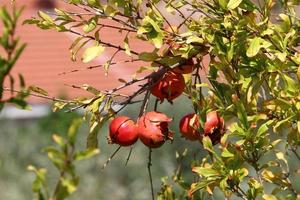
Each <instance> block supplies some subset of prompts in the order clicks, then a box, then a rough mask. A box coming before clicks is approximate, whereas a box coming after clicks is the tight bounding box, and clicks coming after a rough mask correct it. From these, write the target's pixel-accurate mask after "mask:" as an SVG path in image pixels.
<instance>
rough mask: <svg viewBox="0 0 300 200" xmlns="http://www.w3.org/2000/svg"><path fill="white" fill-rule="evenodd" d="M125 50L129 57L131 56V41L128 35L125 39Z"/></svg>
mask: <svg viewBox="0 0 300 200" xmlns="http://www.w3.org/2000/svg"><path fill="white" fill-rule="evenodd" d="M124 48H125V53H126V54H127V55H128V56H131V51H130V47H129V41H128V36H127V35H126V37H125V39H124Z"/></svg>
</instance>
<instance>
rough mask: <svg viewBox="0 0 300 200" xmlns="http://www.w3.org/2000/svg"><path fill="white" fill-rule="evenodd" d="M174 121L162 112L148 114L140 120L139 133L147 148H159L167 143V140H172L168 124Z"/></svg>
mask: <svg viewBox="0 0 300 200" xmlns="http://www.w3.org/2000/svg"><path fill="white" fill-rule="evenodd" d="M171 121H172V119H171V118H168V117H167V116H166V115H165V114H163V113H160V112H155V111H152V112H148V113H146V114H144V115H143V116H142V117H140V118H139V120H138V122H137V124H138V133H139V138H140V140H141V141H142V143H144V144H145V145H146V146H148V147H150V148H158V147H160V146H161V145H163V144H164V143H165V141H166V140H167V139H170V138H172V133H171V132H170V131H169V128H168V123H169V122H171Z"/></svg>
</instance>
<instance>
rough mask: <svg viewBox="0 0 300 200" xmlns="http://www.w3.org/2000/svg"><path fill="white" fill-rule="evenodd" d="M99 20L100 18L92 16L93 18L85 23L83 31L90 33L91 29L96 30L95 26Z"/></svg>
mask: <svg viewBox="0 0 300 200" xmlns="http://www.w3.org/2000/svg"><path fill="white" fill-rule="evenodd" d="M97 20H98V18H97V17H93V18H91V19H90V20H89V21H88V23H87V24H85V25H84V26H83V28H82V29H83V31H84V32H85V33H89V32H91V31H93V30H95V28H96V27H97Z"/></svg>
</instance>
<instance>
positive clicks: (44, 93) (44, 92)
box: [28, 85, 48, 96]
mask: <svg viewBox="0 0 300 200" xmlns="http://www.w3.org/2000/svg"><path fill="white" fill-rule="evenodd" d="M28 90H29V91H32V92H35V93H38V94H41V95H44V96H48V92H47V91H46V90H44V89H42V88H40V87H38V86H34V85H31V86H29V87H28Z"/></svg>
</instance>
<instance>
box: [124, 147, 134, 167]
mask: <svg viewBox="0 0 300 200" xmlns="http://www.w3.org/2000/svg"><path fill="white" fill-rule="evenodd" d="M132 150H133V146H130V150H129V154H128V156H127V159H126V163H125V166H127V164H128V162H129V159H130V157H131V153H132Z"/></svg>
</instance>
